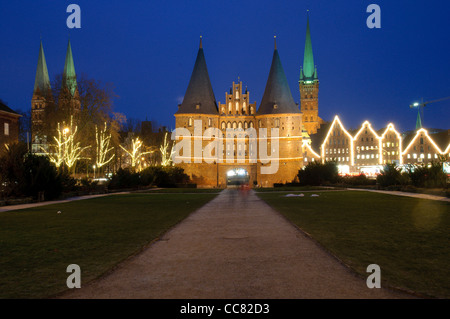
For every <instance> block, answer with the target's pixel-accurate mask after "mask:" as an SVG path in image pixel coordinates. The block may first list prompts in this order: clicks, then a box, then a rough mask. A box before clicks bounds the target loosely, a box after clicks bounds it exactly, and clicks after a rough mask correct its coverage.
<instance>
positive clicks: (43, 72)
mask: <svg viewBox="0 0 450 319" xmlns="http://www.w3.org/2000/svg"><path fill="white" fill-rule="evenodd" d="M37 89H39V91H40V93H41V94H46V93H47V91H48V90H50V89H51V87H50V78H49V76H48V69H47V62H46V61H45V54H44V47H43V45H42V39H41V46H40V48H39V57H38V64H37V69H36V78H35V80H34V90H33V92H34V93H35V92H36V90H37Z"/></svg>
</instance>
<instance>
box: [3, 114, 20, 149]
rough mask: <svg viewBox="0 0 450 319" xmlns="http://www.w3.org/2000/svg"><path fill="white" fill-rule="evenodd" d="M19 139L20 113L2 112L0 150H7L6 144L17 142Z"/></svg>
mask: <svg viewBox="0 0 450 319" xmlns="http://www.w3.org/2000/svg"><path fill="white" fill-rule="evenodd" d="M5 127H6V129H5ZM18 141H19V115H14V114H10V113H7V112H0V152H3V151H4V150H5V147H4V145H5V144H12V143H17V142H18Z"/></svg>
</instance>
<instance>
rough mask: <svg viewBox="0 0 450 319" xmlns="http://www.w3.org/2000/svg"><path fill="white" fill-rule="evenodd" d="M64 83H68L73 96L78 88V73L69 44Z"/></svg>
mask: <svg viewBox="0 0 450 319" xmlns="http://www.w3.org/2000/svg"><path fill="white" fill-rule="evenodd" d="M63 83H64V84H65V85H67V88H68V89H69V91H70V93H71V94H72V96H73V95H74V94H75V90H76V88H77V75H76V73H75V64H74V63H73V56H72V47H71V45H70V39H69V43H68V44H67V52H66V62H65V64H64V73H63Z"/></svg>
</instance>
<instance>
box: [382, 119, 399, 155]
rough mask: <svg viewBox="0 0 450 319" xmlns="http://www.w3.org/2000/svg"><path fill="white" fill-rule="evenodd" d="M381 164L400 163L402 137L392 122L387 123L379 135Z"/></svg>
mask: <svg viewBox="0 0 450 319" xmlns="http://www.w3.org/2000/svg"><path fill="white" fill-rule="evenodd" d="M381 147H382V151H381V154H382V156H383V157H382V159H383V164H391V163H394V164H401V163H402V160H401V158H402V138H401V135H400V134H399V133H398V132H397V131H396V130H395V128H394V126H393V125H392V124H389V125H388V127H387V128H386V130H385V131H384V133H383V134H382V135H381Z"/></svg>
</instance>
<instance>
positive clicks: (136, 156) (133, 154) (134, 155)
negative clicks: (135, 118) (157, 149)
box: [120, 137, 153, 169]
mask: <svg viewBox="0 0 450 319" xmlns="http://www.w3.org/2000/svg"><path fill="white" fill-rule="evenodd" d="M143 145H144V144H143V143H142V141H141V140H139V137H137V138H136V139H132V140H131V150H127V149H126V148H125V147H123V146H122V145H120V147H121V148H122V149H123V150H124V151H125V152H126V153H127V154H128V155H129V156H130V158H131V167H132V168H133V169H135V168H136V166H137V165H138V164H139V163H140V161H141V157H142V156H143V155H145V154H151V153H153V151H146V152H143V151H142V147H143Z"/></svg>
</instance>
